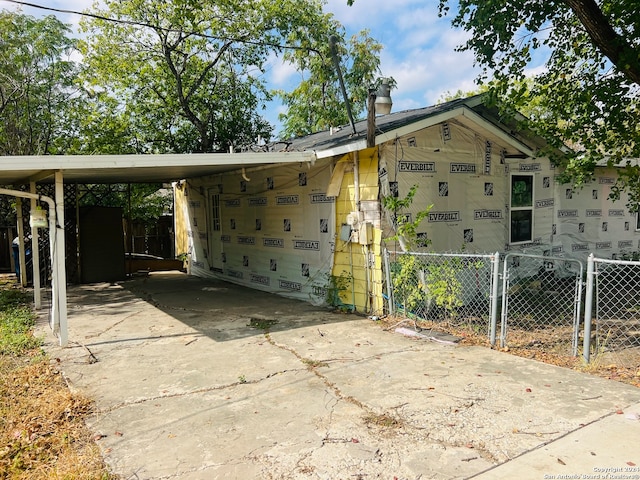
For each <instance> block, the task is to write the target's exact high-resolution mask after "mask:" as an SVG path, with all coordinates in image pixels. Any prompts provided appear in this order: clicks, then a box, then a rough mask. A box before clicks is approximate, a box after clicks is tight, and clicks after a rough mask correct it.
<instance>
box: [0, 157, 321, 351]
mask: <svg viewBox="0 0 640 480" xmlns="http://www.w3.org/2000/svg"><path fill="white" fill-rule="evenodd" d="M315 158H316V156H315V154H314V153H313V152H310V151H307V152H275V153H274V152H247V153H210V154H163V155H71V156H67V155H57V156H5V157H0V159H1V160H0V185H2V186H4V187H5V188H0V194H1V195H12V196H15V197H16V198H18V199H20V200H21V199H23V198H26V199H30V201H31V209H32V211H33V210H35V209H36V205H38V203H39V202H45V203H46V204H47V205H48V209H49V219H48V224H49V228H50V229H51V233H50V236H49V237H50V251H51V263H52V266H51V267H52V268H51V271H52V279H51V297H52V301H51V311H50V326H51V329H52V330H53V332H54V334H55V335H56V336H57V338H58V339H59V343H60V346H63V347H64V346H66V345H67V343H68V330H67V298H66V272H65V235H64V207H65V205H64V193H63V185H64V184H65V183H87V184H88V183H91V184H113V183H170V182H174V181H178V180H181V179H184V178H190V177H201V176H207V175H213V174H216V173H222V172H232V171H240V170H242V171H243V173H244V172H245V171H246V172H250V171H251V169H253V168H260V167H264V166H266V165H276V164H285V163H300V162H313V161H314V160H315ZM38 183H50V184H51V183H53V184H54V185H55V189H54V191H55V195H54V197H53V198H49V197H45V196H43V195H39V194H38V193H36V185H37V184H38ZM26 185H28V186H29V187H28V188H29V191H28V192H27V191H24V190H18V187H21V186H26ZM18 223H19V225H18V232H19V235H18V236H19V238H20V252H21V254H20V263H21V272H22V275H21V276H23V275H24V273H25V261H24V235H23V232H22V222H21V218H19V219H18ZM39 228H40V227H37V226H32V238H31V241H32V251H33V252H34V259H33V261H34V279H33V289H34V303H35V306H36V308H38V309H40V308H42V305H41V300H40V299H41V290H42V286H41V281H40V278H39V275H37V274H35V271H36V270H39V269H38V268H37V267H38V263H37V262H38V261H39V259H38V258H37V257H38V256H37V253H36V252H37V251H38V243H37V242H38V229H39ZM19 280H22V283H25V281H24V279H19Z"/></svg>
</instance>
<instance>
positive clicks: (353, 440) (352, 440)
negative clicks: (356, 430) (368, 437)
mask: <svg viewBox="0 0 640 480" xmlns="http://www.w3.org/2000/svg"><path fill="white" fill-rule="evenodd" d="M351 443H360V440H358V439H357V438H352V439H351Z"/></svg>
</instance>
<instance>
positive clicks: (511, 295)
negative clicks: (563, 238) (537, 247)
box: [500, 253, 583, 356]
mask: <svg viewBox="0 0 640 480" xmlns="http://www.w3.org/2000/svg"><path fill="white" fill-rule="evenodd" d="M582 277H583V266H582V263H581V262H580V261H578V260H569V259H566V258H561V257H550V256H542V255H527V254H514V253H510V254H507V255H505V257H504V265H503V274H502V280H503V287H502V292H503V295H502V314H501V328H500V345H501V346H502V347H505V346H509V347H510V348H511V347H514V348H529V349H535V350H539V351H544V352H546V353H554V354H559V355H573V356H575V355H577V349H578V335H579V326H580V309H581V301H582Z"/></svg>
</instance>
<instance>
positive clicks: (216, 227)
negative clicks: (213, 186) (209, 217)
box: [211, 195, 220, 232]
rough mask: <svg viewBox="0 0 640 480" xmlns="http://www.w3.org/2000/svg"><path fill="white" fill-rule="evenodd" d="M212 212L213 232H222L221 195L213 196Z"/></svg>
mask: <svg viewBox="0 0 640 480" xmlns="http://www.w3.org/2000/svg"><path fill="white" fill-rule="evenodd" d="M211 211H212V212H213V225H212V227H213V231H215V232H219V231H220V195H212V196H211Z"/></svg>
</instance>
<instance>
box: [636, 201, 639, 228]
mask: <svg viewBox="0 0 640 480" xmlns="http://www.w3.org/2000/svg"><path fill="white" fill-rule="evenodd" d="M636 230H640V205H638V211H637V212H636Z"/></svg>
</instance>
